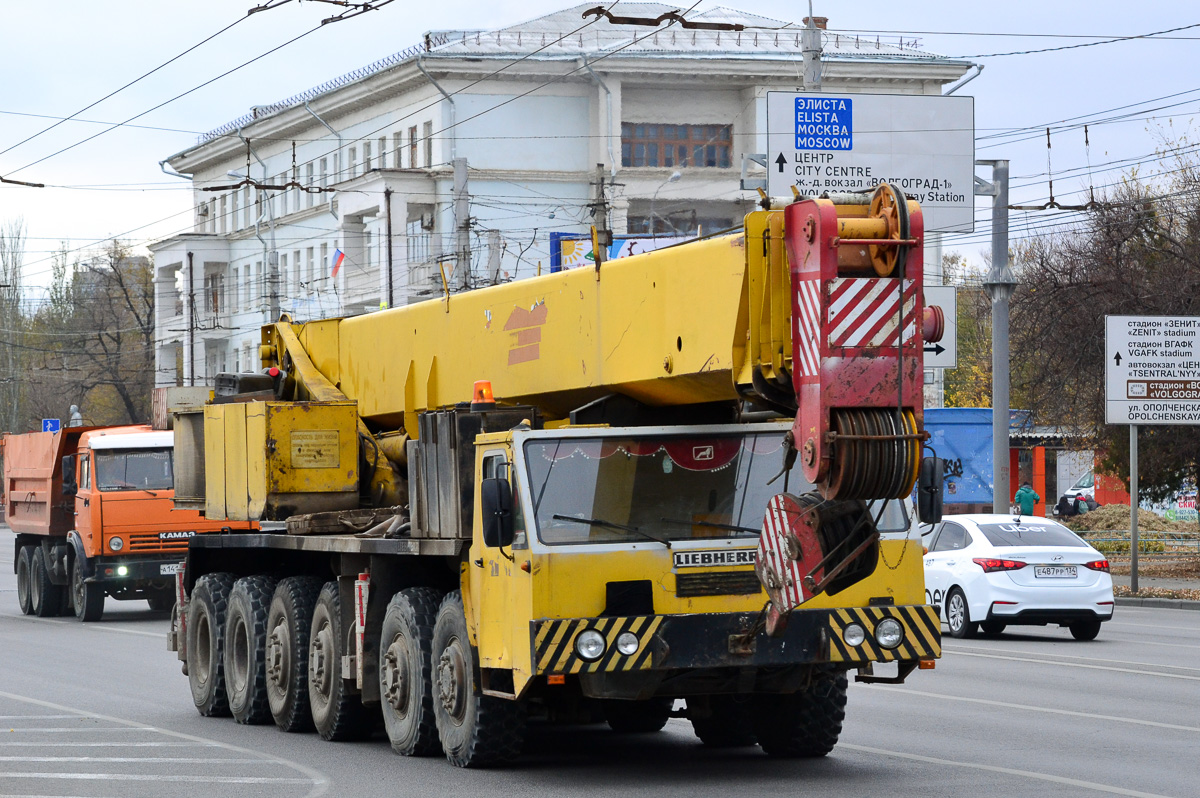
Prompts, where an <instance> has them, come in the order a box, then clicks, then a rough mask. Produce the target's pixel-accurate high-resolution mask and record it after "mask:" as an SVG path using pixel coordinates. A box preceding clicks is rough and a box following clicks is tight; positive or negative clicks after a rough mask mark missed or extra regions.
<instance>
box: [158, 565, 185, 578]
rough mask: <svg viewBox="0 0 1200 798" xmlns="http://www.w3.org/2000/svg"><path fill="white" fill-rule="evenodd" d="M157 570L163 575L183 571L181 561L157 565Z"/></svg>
mask: <svg viewBox="0 0 1200 798" xmlns="http://www.w3.org/2000/svg"><path fill="white" fill-rule="evenodd" d="M158 572H159V573H160V574H162V575H163V576H174V575H175V574H181V573H183V563H181V562H167V563H163V564H162V565H160V566H158Z"/></svg>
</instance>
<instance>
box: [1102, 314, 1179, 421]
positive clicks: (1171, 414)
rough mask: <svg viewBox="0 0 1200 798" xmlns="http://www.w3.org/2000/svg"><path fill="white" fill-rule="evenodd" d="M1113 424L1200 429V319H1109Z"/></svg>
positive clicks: (1108, 402)
mask: <svg viewBox="0 0 1200 798" xmlns="http://www.w3.org/2000/svg"><path fill="white" fill-rule="evenodd" d="M1104 344H1105V348H1104V357H1105V369H1104V408H1105V410H1104V416H1105V421H1107V422H1108V423H1109V424H1138V425H1142V424H1200V317H1197V316H1105V317H1104Z"/></svg>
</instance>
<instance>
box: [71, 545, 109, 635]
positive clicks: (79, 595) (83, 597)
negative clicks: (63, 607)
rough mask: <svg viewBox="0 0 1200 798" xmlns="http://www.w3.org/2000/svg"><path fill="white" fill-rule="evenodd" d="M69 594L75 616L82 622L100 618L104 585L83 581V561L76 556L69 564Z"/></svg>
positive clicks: (102, 610) (90, 621) (102, 611)
mask: <svg viewBox="0 0 1200 798" xmlns="http://www.w3.org/2000/svg"><path fill="white" fill-rule="evenodd" d="M71 594H72V596H73V597H74V598H73V600H72V602H71V603H72V604H74V605H75V617H76V618H78V619H79V620H81V621H83V622H84V623H92V622H93V621H98V620H100V616H101V615H103V614H104V586H103V585H99V584H96V583H95V582H90V583H89V582H85V581H83V562H82V561H81V560H80V559H79V558H78V557H76V558H75V561H74V562H73V563H72V564H71Z"/></svg>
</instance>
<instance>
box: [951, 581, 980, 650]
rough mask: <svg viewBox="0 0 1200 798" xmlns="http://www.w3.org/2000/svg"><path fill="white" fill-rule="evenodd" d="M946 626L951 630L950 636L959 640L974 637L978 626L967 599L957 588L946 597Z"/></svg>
mask: <svg viewBox="0 0 1200 798" xmlns="http://www.w3.org/2000/svg"><path fill="white" fill-rule="evenodd" d="M946 626H947V627H949V629H950V636H951V637H957V638H959V639H962V638H964V637H974V636H975V629H976V627H977V626H978V624H976V623H975V622H973V621H972V620H971V613H970V610H969V609H968V608H967V597H966V596H964V595H963V592H962V591H961V590H959V589H958V588H957V587H956V588H954V589H953V590H951V591H950V594H949V595H948V596H946Z"/></svg>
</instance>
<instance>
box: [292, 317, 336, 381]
mask: <svg viewBox="0 0 1200 798" xmlns="http://www.w3.org/2000/svg"><path fill="white" fill-rule="evenodd" d="M300 341H301V342H302V343H303V344H304V349H305V351H307V352H308V353H309V357H311V358H312V362H313V365H314V366H316V367H317V370H318V371H320V372H321V373H322V374H324V375H325V379H327V380H329V381H330V382H331V383H333V384H334V385H335V386H337V385H338V384H339V383H340V382H341V380H342V377H341V368H340V366H339V365H338V360H337V354H338V321H337V319H330V320H326V321H314V322H309V323H308V324H305V325H304V327H303V330H302V332H301V334H300Z"/></svg>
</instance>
